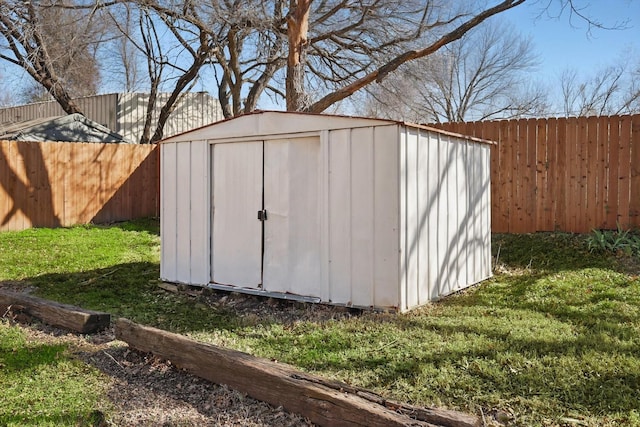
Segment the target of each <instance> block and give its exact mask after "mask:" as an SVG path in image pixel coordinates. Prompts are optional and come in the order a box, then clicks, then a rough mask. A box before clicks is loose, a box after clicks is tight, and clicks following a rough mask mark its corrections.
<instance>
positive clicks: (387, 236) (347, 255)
mask: <svg viewBox="0 0 640 427" xmlns="http://www.w3.org/2000/svg"><path fill="white" fill-rule="evenodd" d="M328 140H329V147H328V151H329V169H328V170H329V177H328V182H329V185H328V204H329V206H328V218H329V226H328V229H329V236H328V239H327V240H328V252H329V256H328V262H329V264H328V266H327V268H328V276H329V286H330V292H329V300H330V301H332V302H337V303H342V304H353V305H355V306H362V307H371V306H376V307H397V306H398V304H399V295H398V287H397V283H398V277H399V265H398V237H397V236H398V227H399V218H398V203H397V202H398V200H399V196H398V183H399V176H398V144H397V141H398V126H395V125H393V126H376V127H365V128H356V129H342V130H334V131H330V132H329V133H328Z"/></svg>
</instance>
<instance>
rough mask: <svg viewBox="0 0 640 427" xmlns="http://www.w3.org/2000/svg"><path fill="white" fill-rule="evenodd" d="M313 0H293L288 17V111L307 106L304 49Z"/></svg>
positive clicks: (299, 109)
mask: <svg viewBox="0 0 640 427" xmlns="http://www.w3.org/2000/svg"><path fill="white" fill-rule="evenodd" d="M310 6H311V0H291V1H290V4H289V16H288V17H287V37H288V39H289V56H288V58H287V81H286V89H287V111H301V110H302V109H304V108H305V88H304V62H305V61H304V57H305V54H304V50H305V49H306V47H307V43H308V40H307V33H308V31H309V9H310Z"/></svg>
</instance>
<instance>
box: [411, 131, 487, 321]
mask: <svg viewBox="0 0 640 427" xmlns="http://www.w3.org/2000/svg"><path fill="white" fill-rule="evenodd" d="M400 141H401V147H400V156H401V161H400V168H401V174H400V177H401V181H402V182H401V183H400V189H401V199H404V200H400V213H401V227H400V230H401V232H400V233H401V235H400V244H401V248H402V251H401V252H402V254H401V260H400V268H401V273H400V277H401V281H400V291H401V297H402V303H401V309H402V310H407V309H411V308H413V307H416V306H419V305H421V304H424V303H426V302H427V301H429V300H433V299H437V298H438V297H442V296H444V295H447V294H450V293H452V292H455V291H457V290H460V289H463V288H465V287H467V286H470V285H472V284H474V283H477V282H479V281H481V280H484V279H486V278H487V277H489V276H490V275H491V271H490V257H491V254H490V250H491V249H490V229H489V225H488V218H489V213H488V208H487V207H488V203H489V183H488V179H489V178H488V177H489V170H488V166H489V165H488V154H487V153H488V152H489V146H488V145H484V144H479V143H475V142H471V141H468V140H466V139H463V138H458V137H455V136H451V135H444V134H440V133H436V132H431V131H428V130H425V129H413V128H410V127H407V128H405V129H404V131H403V133H402V135H401V138H400ZM487 261H488V262H487Z"/></svg>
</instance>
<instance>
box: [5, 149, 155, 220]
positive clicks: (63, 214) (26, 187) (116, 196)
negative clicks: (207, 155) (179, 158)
mask: <svg viewBox="0 0 640 427" xmlns="http://www.w3.org/2000/svg"><path fill="white" fill-rule="evenodd" d="M158 158H159V150H158V149H157V147H156V146H152V145H132V144H93V143H75V142H73V143H71V142H20V141H0V231H4V230H22V229H25V228H30V227H58V226H69V225H74V224H85V223H89V222H95V223H106V222H112V221H121V220H128V219H134V218H141V217H148V216H157V215H158V194H159V188H158V187H159V179H158V176H159V174H158V165H159V161H158Z"/></svg>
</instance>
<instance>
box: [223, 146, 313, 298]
mask: <svg viewBox="0 0 640 427" xmlns="http://www.w3.org/2000/svg"><path fill="white" fill-rule="evenodd" d="M212 147H213V148H212V162H211V164H212V168H213V170H212V175H211V176H212V177H213V183H212V184H213V185H212V204H211V206H212V234H211V258H212V259H211V280H212V282H214V283H218V284H224V285H232V286H239V287H244V288H254V289H263V290H265V291H270V292H292V293H298V294H305V295H314V294H316V292H314V290H317V286H318V283H319V280H320V230H321V217H320V202H319V200H320V194H321V182H320V139H319V138H318V137H308V138H294V139H279V140H269V141H248V142H232V143H222V144H214V145H213V146H212ZM265 217H266V219H265Z"/></svg>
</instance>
